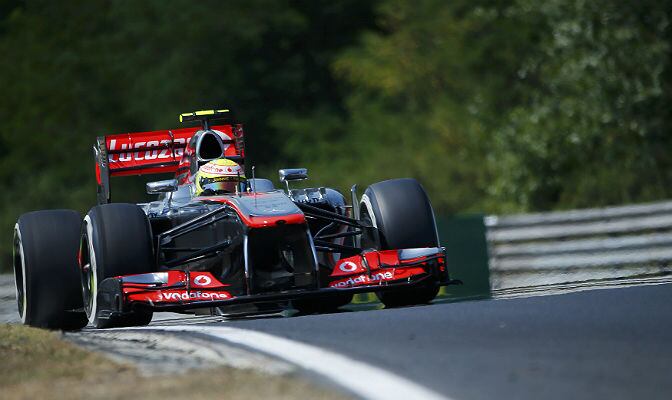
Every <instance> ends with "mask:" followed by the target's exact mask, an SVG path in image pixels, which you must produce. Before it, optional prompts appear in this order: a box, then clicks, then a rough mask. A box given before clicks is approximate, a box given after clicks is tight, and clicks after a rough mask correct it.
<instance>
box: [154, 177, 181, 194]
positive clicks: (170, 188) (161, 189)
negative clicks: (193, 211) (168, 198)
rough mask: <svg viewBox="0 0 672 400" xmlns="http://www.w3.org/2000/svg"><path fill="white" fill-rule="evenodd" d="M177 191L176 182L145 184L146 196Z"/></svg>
mask: <svg viewBox="0 0 672 400" xmlns="http://www.w3.org/2000/svg"><path fill="white" fill-rule="evenodd" d="M176 190H177V180H175V179H167V180H165V181H156V182H147V194H159V193H169V192H174V191H176Z"/></svg>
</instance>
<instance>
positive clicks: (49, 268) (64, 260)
mask: <svg viewBox="0 0 672 400" xmlns="http://www.w3.org/2000/svg"><path fill="white" fill-rule="evenodd" d="M81 223H82V219H81V216H80V215H79V213H78V212H76V211H72V210H46V211H34V212H30V213H27V214H23V215H22V216H21V217H20V218H19V220H18V222H17V223H16V225H15V227H14V257H13V264H14V279H15V282H16V300H17V305H18V308H19V316H20V317H21V322H22V323H23V324H25V325H30V326H35V327H40V328H48V329H62V330H74V329H81V328H83V327H84V326H86V323H87V319H86V314H85V313H84V312H83V311H82V306H83V303H82V294H81V286H80V279H79V273H78V269H77V249H78V245H79V231H80V227H81Z"/></svg>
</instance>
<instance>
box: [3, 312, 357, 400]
mask: <svg viewBox="0 0 672 400" xmlns="http://www.w3.org/2000/svg"><path fill="white" fill-rule="evenodd" d="M180 397H182V398H189V399H210V398H213V399H214V398H217V399H219V398H221V399H258V398H271V399H343V398H345V396H343V395H341V394H339V393H336V392H334V391H330V390H328V389H325V388H320V387H316V386H314V385H312V384H310V383H308V382H306V381H305V380H303V379H300V378H297V377H291V376H290V377H287V376H284V377H282V376H269V375H263V374H260V373H257V372H253V371H246V370H238V369H232V368H217V369H211V370H199V371H190V372H188V373H186V374H183V375H169V376H158V377H150V378H148V377H142V376H140V375H139V374H138V372H137V371H136V369H135V368H134V367H133V366H129V365H125V364H119V363H116V362H113V361H111V360H109V359H108V358H106V357H104V356H102V355H100V354H96V353H92V352H89V351H86V350H83V349H80V348H78V347H76V346H75V345H73V344H71V343H69V342H66V341H63V340H61V338H60V334H58V333H54V332H49V331H44V330H41V329H35V328H29V327H24V326H19V325H0V398H2V399H3V400H13V399H84V398H86V399H87V400H88V399H129V398H142V399H162V400H165V399H167V398H180Z"/></svg>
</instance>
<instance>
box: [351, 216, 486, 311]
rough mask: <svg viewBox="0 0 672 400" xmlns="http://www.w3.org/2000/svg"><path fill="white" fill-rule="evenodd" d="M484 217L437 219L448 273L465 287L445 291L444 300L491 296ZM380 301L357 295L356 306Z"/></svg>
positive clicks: (368, 296) (442, 294)
mask: <svg viewBox="0 0 672 400" xmlns="http://www.w3.org/2000/svg"><path fill="white" fill-rule="evenodd" d="M483 218H484V215H483V214H464V215H452V216H437V217H436V223H437V229H438V231H439V239H440V240H441V245H442V246H444V247H445V248H446V253H447V255H448V271H449V273H450V277H451V278H452V279H459V280H461V281H462V283H463V284H462V285H450V286H446V287H443V288H442V289H441V292H439V295H440V296H441V297H443V298H449V299H455V300H458V299H462V298H486V297H489V296H490V269H489V267H488V242H487V240H486V236H485V233H486V231H485V224H484V219H483ZM373 301H377V298H376V295H375V294H373V293H364V294H358V295H356V296H355V298H354V299H353V302H354V303H355V304H357V303H360V304H361V303H369V302H373Z"/></svg>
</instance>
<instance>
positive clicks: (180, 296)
mask: <svg viewBox="0 0 672 400" xmlns="http://www.w3.org/2000/svg"><path fill="white" fill-rule="evenodd" d="M230 298H231V295H230V294H228V293H212V292H201V291H196V292H168V293H165V292H164V293H161V300H168V301H180V300H226V299H230Z"/></svg>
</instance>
